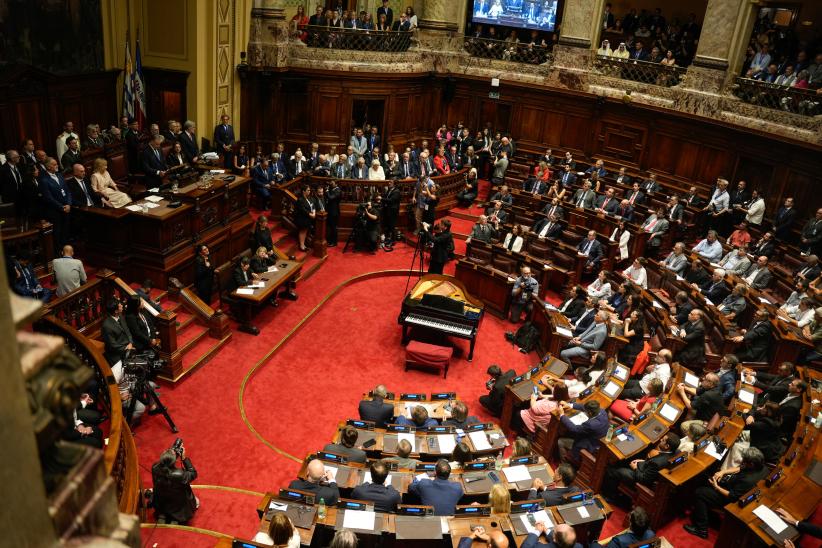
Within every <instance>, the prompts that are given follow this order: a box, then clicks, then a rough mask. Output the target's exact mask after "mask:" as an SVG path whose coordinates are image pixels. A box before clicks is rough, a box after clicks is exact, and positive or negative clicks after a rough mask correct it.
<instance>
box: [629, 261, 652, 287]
mask: <svg viewBox="0 0 822 548" xmlns="http://www.w3.org/2000/svg"><path fill="white" fill-rule="evenodd" d="M623 274H625V277H627V278H630V279H631V280H632V281H633V282H634V283H635V284H637V285H638V286H640V287H641V288H642V289H648V273H647V272H646V271H645V267H644V266H640V267H639V268H634V266H633V265H631V266H630V267H629V268H628V270H626V271H625V272H623Z"/></svg>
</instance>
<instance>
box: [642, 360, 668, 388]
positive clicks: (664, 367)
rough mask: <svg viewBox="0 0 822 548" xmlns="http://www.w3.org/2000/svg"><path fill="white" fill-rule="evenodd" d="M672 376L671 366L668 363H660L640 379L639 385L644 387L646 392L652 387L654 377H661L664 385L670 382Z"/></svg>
mask: <svg viewBox="0 0 822 548" xmlns="http://www.w3.org/2000/svg"><path fill="white" fill-rule="evenodd" d="M670 378H671V366H670V365H668V364H667V363H658V364H656V365H655V366H654V370H653V371H651V372H650V373H647V374H646V375H643V377H642V378H641V379H639V387H640V388H642V391H643V392H645V393H646V394H647V393H648V390H649V389H650V385H651V381H652V380H653V379H659V380H660V382H662V387H663V390H664V387H665V385H666V384H668V379H670Z"/></svg>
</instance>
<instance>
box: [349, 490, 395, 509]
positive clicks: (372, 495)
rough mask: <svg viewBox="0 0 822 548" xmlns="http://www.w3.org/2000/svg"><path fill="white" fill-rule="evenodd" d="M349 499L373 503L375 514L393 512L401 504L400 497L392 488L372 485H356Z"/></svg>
mask: <svg viewBox="0 0 822 548" xmlns="http://www.w3.org/2000/svg"><path fill="white" fill-rule="evenodd" d="M351 498H353V499H355V500H365V501H368V502H373V503H374V511H376V512H394V511H396V509H397V505H398V504H399V503H400V502H402V497H401V496H400V494H399V493H398V492H397V490H396V489H394V487H392V486H391V485H378V484H374V483H363V484H362V485H358V486H357V487H355V488H354V491H352V492H351Z"/></svg>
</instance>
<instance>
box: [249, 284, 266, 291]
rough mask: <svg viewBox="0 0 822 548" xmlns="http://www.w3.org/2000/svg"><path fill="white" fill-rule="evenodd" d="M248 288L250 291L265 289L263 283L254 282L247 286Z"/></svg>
mask: <svg viewBox="0 0 822 548" xmlns="http://www.w3.org/2000/svg"><path fill="white" fill-rule="evenodd" d="M248 287H250V288H252V289H261V288H263V287H265V283H264V282H254V283H253V284H248Z"/></svg>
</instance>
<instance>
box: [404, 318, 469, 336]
mask: <svg viewBox="0 0 822 548" xmlns="http://www.w3.org/2000/svg"><path fill="white" fill-rule="evenodd" d="M405 323H410V324H414V325H420V326H422V327H430V328H432V329H438V330H440V331H445V332H447V333H453V334H455V335H463V336H469V335H471V332H472V331H473V329H472V328H470V327H465V326H463V325H459V324H457V323H452V322H447V321H445V320H439V319H432V318H429V317H426V316H418V315H417V314H408V315H407V316H406V317H405Z"/></svg>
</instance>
